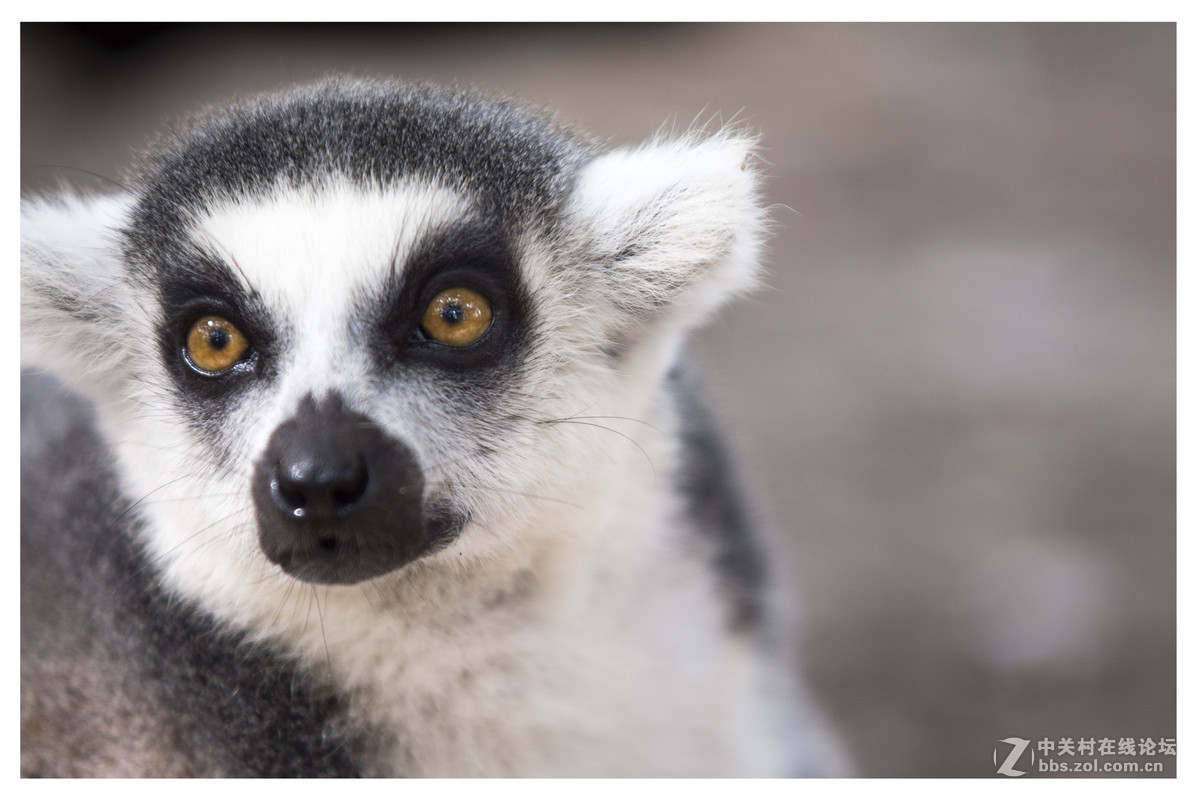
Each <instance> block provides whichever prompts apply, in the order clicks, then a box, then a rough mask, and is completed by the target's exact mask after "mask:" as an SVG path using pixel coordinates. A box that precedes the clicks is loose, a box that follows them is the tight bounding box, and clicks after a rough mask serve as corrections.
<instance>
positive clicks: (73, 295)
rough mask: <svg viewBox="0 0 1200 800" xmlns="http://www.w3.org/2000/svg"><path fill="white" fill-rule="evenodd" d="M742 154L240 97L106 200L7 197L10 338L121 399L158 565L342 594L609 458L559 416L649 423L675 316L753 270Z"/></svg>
mask: <svg viewBox="0 0 1200 800" xmlns="http://www.w3.org/2000/svg"><path fill="white" fill-rule="evenodd" d="M752 148H753V142H752V141H751V140H749V139H746V138H743V137H739V136H737V135H735V134H727V133H725V134H722V133H719V134H716V135H712V136H708V137H701V136H698V135H692V136H687V137H684V138H683V139H680V140H676V141H660V142H656V143H653V144H650V145H647V146H644V147H642V148H638V149H628V150H622V149H618V150H614V151H610V152H607V153H600V152H598V151H597V150H596V149H595V148H593V146H592V145H590V144H588V143H587V142H585V141H583V140H581V139H579V138H577V137H575V136H574V135H572V134H570V133H569V132H567V131H565V130H564V129H562V128H560V127H557V126H555V125H553V124H551V123H549V122H547V121H545V120H543V119H541V118H540V117H537V116H536V115H533V114H530V113H528V112H525V111H522V110H520V109H517V108H514V107H513V106H510V105H508V104H505V103H497V102H493V101H489V100H484V99H480V98H479V97H476V96H474V95H467V94H452V93H443V92H439V91H437V90H433V89H427V88H420V87H417V88H414V87H410V86H404V85H398V84H386V83H370V82H361V81H332V82H326V83H322V84H318V85H316V86H314V87H310V88H308V89H302V90H298V91H293V92H289V93H284V94H281V95H275V96H270V97H266V98H261V99H258V100H255V101H252V102H250V103H247V104H245V105H241V106H235V107H233V108H231V109H229V110H227V111H225V112H223V113H221V114H219V115H217V116H214V117H212V118H210V119H208V120H207V121H205V122H203V123H201V124H200V125H198V126H197V127H195V128H193V129H191V130H189V131H186V132H184V133H182V134H180V135H178V136H176V137H174V138H172V139H169V140H168V141H167V142H166V144H165V145H163V146H162V147H161V148H160V149H159V150H158V151H157V152H156V153H154V154H153V155H152V157H151V158H150V159H149V160H148V162H147V164H146V166H145V167H144V169H143V170H142V171H141V172H140V173H139V174H138V175H137V176H136V179H135V180H134V181H133V183H132V187H133V188H132V192H131V193H130V194H129V195H127V196H122V197H120V198H116V199H111V200H105V201H94V202H93V201H75V202H76V203H77V206H78V207H69V208H66V209H65V210H63V209H60V208H59V207H56V206H51V205H38V204H36V203H33V204H28V205H27V207H26V208H25V209H24V215H25V216H24V226H23V248H24V249H23V294H22V299H23V308H22V318H23V325H24V331H25V334H26V336H25V340H26V344H27V349H33V350H34V351H35V353H36V358H37V359H38V360H40V361H41V362H42V363H47V362H49V363H50V364H52V365H54V366H57V367H58V368H59V369H60V371H62V372H64V373H66V374H68V375H70V376H72V377H73V378H74V379H75V382H76V385H77V386H79V387H80V388H83V389H84V390H85V391H87V392H88V393H89V394H91V395H92V396H93V397H94V398H96V399H97V400H98V401H99V402H100V404H101V408H102V410H105V413H110V412H111V413H112V414H113V415H114V419H116V417H120V419H119V420H117V421H114V422H112V423H111V424H110V425H109V426H108V428H109V432H110V435H112V436H113V438H114V439H116V440H117V441H116V443H117V445H118V450H119V452H120V453H121V454H122V457H123V460H124V462H125V471H126V472H127V473H128V474H130V475H132V476H133V480H134V482H135V483H136V485H135V486H132V487H131V490H132V492H133V493H135V494H136V495H137V496H144V497H145V498H147V500H146V502H145V503H144V507H145V513H146V514H148V515H149V516H151V517H152V518H154V521H155V524H154V525H153V526H152V529H153V531H154V533H153V536H154V537H156V539H155V541H154V542H152V548H151V549H152V550H153V551H154V552H155V553H156V554H157V555H159V556H161V557H162V558H165V559H175V560H177V561H181V560H184V559H188V558H191V559H193V560H194V562H197V563H198V562H200V561H203V563H204V564H206V565H208V566H207V567H206V569H208V570H210V571H211V572H212V573H213V574H216V573H220V572H222V571H225V570H228V569H232V567H231V565H235V564H250V563H261V564H262V565H264V567H267V568H270V569H274V570H276V571H282V573H284V574H286V575H287V576H290V577H291V578H297V579H300V580H302V581H306V582H314V583H326V584H353V583H358V582H361V581H365V580H370V579H372V578H376V577H378V576H381V575H384V574H388V573H391V572H394V571H396V570H398V569H400V568H402V567H404V565H406V564H408V563H409V562H411V561H414V560H416V559H424V558H432V559H436V558H439V557H441V555H440V554H442V553H444V552H446V551H447V550H451V551H453V553H454V554H455V556H456V557H470V556H472V555H474V556H484V555H487V554H488V553H491V552H495V551H496V550H497V548H503V547H506V546H508V545H511V544H512V543H513V542H514V541H517V540H518V539H519V538H520V537H521V536H524V535H526V533H525V532H526V531H527V530H529V527H530V526H529V525H528V524H527V523H528V522H529V521H530V519H531V518H532V517H533V516H534V515H535V514H536V513H538V509H539V508H542V507H543V506H544V504H545V503H546V502H551V503H554V502H557V503H561V504H564V505H566V506H572V498H576V497H579V496H581V495H582V494H586V493H587V492H589V491H592V490H593V488H594V487H595V486H596V485H598V483H597V473H596V470H598V469H601V470H602V469H604V466H603V465H604V464H606V463H611V464H615V463H617V462H616V461H614V459H613V457H612V456H611V454H610V453H609V452H608V450H607V448H611V447H612V444H613V440H612V438H611V434H607V433H603V432H600V431H599V430H598V427H600V426H595V425H586V424H580V425H568V424H562V423H564V422H567V421H569V420H571V419H572V418H576V417H579V416H581V415H587V416H589V417H594V416H598V415H610V417H616V416H624V417H634V418H642V417H644V416H645V415H646V414H647V410H648V409H649V408H650V407H651V406H652V405H653V403H654V402H655V398H656V397H657V392H658V387H659V386H660V383H661V381H662V378H663V375H664V374H665V372H666V370H667V369H668V368H669V366H670V364H671V363H672V361H673V359H674V354H675V350H676V348H677V347H678V346H679V343H680V341H681V339H682V337H683V335H684V333H685V332H686V331H687V330H688V329H689V328H690V327H691V326H692V325H694V324H696V323H697V322H698V321H700V320H701V319H702V318H703V317H704V316H705V315H706V314H707V313H709V312H710V311H711V310H712V309H713V308H714V307H716V306H717V305H718V304H719V302H720V301H721V300H722V299H723V298H724V297H725V296H727V295H728V294H730V293H731V292H733V291H736V290H739V289H742V288H744V287H746V286H748V285H749V284H750V283H752V281H753V276H754V272H755V264H756V259H757V248H758V242H759V238H760V232H761V227H762V215H761V212H760V210H759V206H758V203H757V201H756V196H755V194H756V182H757V179H756V176H755V174H754V172H753V171H752V170H749V169H748V168H747V164H748V160H749V157H750V154H751V152H752ZM63 230H69V231H70V233H69V234H68V235H63V233H62V231H63ZM614 469H616V470H617V471H620V470H621V469H622V468H621V467H620V466H619V465H618V466H616V467H615V468H614ZM648 477H649V476H648ZM172 504H174V505H172ZM576 507H578V506H576ZM449 545H453V547H452V548H451V547H449ZM191 569H192V571H193V572H195V571H196V570H198V569H200V568H199V567H197V566H195V563H193V565H192V566H191ZM253 578H254V576H253V575H250V574H248V573H247V574H241V578H239V579H253Z"/></svg>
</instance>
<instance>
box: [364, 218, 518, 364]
mask: <svg viewBox="0 0 1200 800" xmlns="http://www.w3.org/2000/svg"><path fill="white" fill-rule="evenodd" d="M457 289H465V290H467V291H468V292H469V293H471V294H473V295H477V296H478V297H480V298H481V299H482V300H483V301H486V304H487V306H488V313H489V314H490V320H489V324H488V325H487V326H486V330H485V331H484V332H482V333H481V334H480V335H479V336H478V337H469V339H468V340H467V341H465V342H458V343H455V342H454V341H453V340H447V339H446V338H445V337H439V336H437V335H430V333H431V332H430V331H429V330H428V325H427V321H428V319H429V316H428V314H429V309H430V307H431V305H435V304H436V303H435V301H436V300H437V298H438V297H439V296H440V295H443V293H445V292H447V291H449V290H457ZM375 302H376V307H375V309H374V311H373V313H372V312H371V311H369V310H368V309H363V313H362V314H360V316H361V318H362V319H364V320H371V327H372V331H371V332H370V333H369V334H368V335H369V337H370V341H371V343H372V345H371V346H372V351H373V353H374V355H375V357H376V359H377V361H378V363H379V364H380V366H381V367H382V368H384V369H392V368H397V367H403V366H415V365H421V366H425V367H430V368H433V369H438V370H443V371H446V372H449V373H463V372H476V373H486V372H496V371H500V370H504V369H512V368H513V367H514V366H515V365H516V363H518V362H519V361H520V359H521V357H522V352H523V348H524V346H525V343H526V341H527V339H528V337H527V331H528V324H529V306H530V303H529V301H528V299H527V297H526V294H525V291H524V289H523V287H522V286H521V284H520V281H519V279H518V269H517V264H516V258H515V255H514V254H513V248H512V247H511V245H510V241H509V237H508V235H507V234H506V232H505V231H504V230H502V229H498V228H496V227H491V226H486V225H483V224H481V223H473V222H469V221H468V222H461V223H457V224H452V225H447V226H443V227H441V228H438V229H437V230H435V231H433V232H432V233H430V234H429V235H428V236H426V237H425V239H424V240H423V241H422V242H421V243H420V244H419V245H418V246H417V248H416V249H415V250H414V251H413V252H412V253H411V254H410V255H409V256H408V257H407V258H406V259H405V261H404V263H402V264H397V265H395V269H394V271H393V276H392V278H391V280H390V281H389V285H388V286H387V287H386V288H385V291H384V292H383V293H382V295H381V297H380V298H378V299H377V300H376V301H375ZM446 321H447V322H451V321H452V320H450V319H447V320H446Z"/></svg>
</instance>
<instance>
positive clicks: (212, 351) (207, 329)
mask: <svg viewBox="0 0 1200 800" xmlns="http://www.w3.org/2000/svg"><path fill="white" fill-rule="evenodd" d="M248 349H250V342H249V341H248V340H247V339H246V337H245V336H244V335H243V334H242V332H241V331H239V330H238V329H237V327H236V326H235V325H234V324H233V323H232V322H230V321H229V320H227V319H224V318H223V317H201V318H200V319H198V320H196V321H195V322H193V323H192V327H191V328H190V329H188V335H187V357H188V360H189V361H190V362H191V363H192V366H194V367H196V368H197V369H200V370H202V371H204V372H224V371H225V370H227V369H229V368H230V367H232V366H233V365H234V364H236V363H238V362H239V361H241V360H242V357H243V356H244V355H246V351H247V350H248Z"/></svg>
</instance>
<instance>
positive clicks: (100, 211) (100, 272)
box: [21, 195, 137, 399]
mask: <svg viewBox="0 0 1200 800" xmlns="http://www.w3.org/2000/svg"><path fill="white" fill-rule="evenodd" d="M129 203H130V201H129V198H128V197H127V196H124V195H110V196H100V197H91V198H81V197H76V196H71V195H63V196H60V197H56V198H54V199H53V200H41V199H38V200H22V202H21V361H22V365H23V366H27V367H44V368H48V369H51V370H53V371H55V372H56V373H57V374H58V375H59V376H60V377H62V378H64V379H66V380H67V381H68V383H70V384H71V385H73V386H74V387H75V388H77V389H81V390H86V393H87V394H89V395H91V396H92V397H95V398H96V399H102V398H103V397H104V396H105V395H106V394H107V392H108V391H109V390H114V389H116V387H117V386H118V385H119V384H120V382H121V381H122V379H123V378H125V377H127V376H128V374H129V369H130V356H132V355H133V350H134V347H133V342H132V340H133V338H134V337H135V333H136V330H137V326H136V325H135V324H134V319H136V315H135V312H136V311H137V307H136V305H135V304H134V302H133V298H132V293H131V291H130V287H129V285H128V284H127V282H126V280H127V279H126V277H125V275H124V272H123V271H122V268H121V260H120V255H119V250H118V246H117V242H116V232H117V229H118V227H119V226H120V224H121V221H122V220H123V219H124V216H125V214H126V212H127V210H128V208H129Z"/></svg>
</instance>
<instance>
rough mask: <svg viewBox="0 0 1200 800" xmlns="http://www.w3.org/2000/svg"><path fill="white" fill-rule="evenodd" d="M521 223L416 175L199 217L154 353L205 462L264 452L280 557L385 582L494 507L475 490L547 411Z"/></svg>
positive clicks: (256, 485)
mask: <svg viewBox="0 0 1200 800" xmlns="http://www.w3.org/2000/svg"><path fill="white" fill-rule="evenodd" d="M513 234H514V231H513V230H512V229H511V228H509V227H506V226H504V225H499V224H489V223H488V222H487V221H485V220H483V219H482V218H481V216H480V215H479V214H478V213H477V212H476V211H474V209H473V204H472V202H471V199H470V198H469V196H465V193H464V194H458V193H455V192H454V191H452V190H449V189H445V188H440V187H437V186H435V185H433V184H431V183H427V184H425V185H422V184H421V183H420V182H418V181H416V180H413V179H408V180H406V181H405V182H403V183H401V184H399V185H396V186H392V187H388V188H382V187H369V186H363V185H361V184H357V183H355V182H353V181H350V180H348V179H345V178H337V179H332V180H331V182H330V183H328V184H325V185H318V186H307V185H305V186H299V187H275V188H273V189H272V190H271V191H270V192H269V193H267V194H265V195H262V196H257V197H254V196H251V197H245V196H240V197H233V198H229V199H222V200H220V201H214V202H211V203H209V204H206V206H205V207H204V209H203V210H202V211H200V212H198V213H196V214H195V217H194V220H193V222H192V224H191V225H189V226H187V227H186V228H185V236H186V238H185V239H184V240H183V241H182V242H179V248H178V249H179V251H180V252H189V251H190V253H191V254H192V255H191V257H192V261H190V262H189V263H188V266H187V268H185V269H179V268H178V266H179V264H180V263H181V261H176V262H174V263H173V264H172V265H171V266H170V268H169V269H163V270H161V278H159V280H160V283H159V297H160V298H161V300H160V302H161V308H162V312H161V324H160V327H159V342H160V347H159V351H160V352H159V356H160V358H161V361H162V364H163V366H164V367H165V372H166V374H167V376H168V380H169V385H170V390H171V393H172V394H173V395H174V402H173V405H174V407H175V408H176V409H177V410H178V413H179V414H180V415H181V417H182V418H183V420H185V421H186V423H187V425H188V426H189V427H190V429H191V430H193V431H195V432H196V433H197V434H198V436H197V437H196V438H197V446H199V447H203V448H204V449H205V450H206V453H205V455H204V456H203V457H204V458H207V459H211V460H213V461H217V462H226V463H250V464H252V466H253V469H252V470H251V471H250V472H251V475H250V486H249V490H250V495H251V497H252V499H253V506H254V515H255V520H256V522H257V533H258V541H259V544H260V546H261V548H262V551H263V553H264V554H265V556H266V557H267V558H268V559H269V560H270V561H271V562H273V563H275V564H278V565H279V566H280V567H282V568H283V570H285V571H286V572H288V573H289V574H291V575H293V576H295V577H297V578H300V579H302V580H306V581H311V582H317V583H354V582H358V581H361V580H365V579H368V578H372V577H375V576H377V575H381V574H384V573H387V572H390V571H393V570H395V569H397V568H399V567H401V566H403V565H404V564H406V563H408V562H409V561H412V560H413V559H415V558H418V557H420V556H422V555H425V554H427V553H429V552H431V551H433V550H435V549H437V548H440V547H442V546H445V545H446V544H448V543H450V542H451V541H453V540H454V539H455V538H456V537H457V536H458V535H459V533H460V532H461V530H462V528H463V526H464V525H465V524H466V522H467V521H468V520H469V518H470V516H471V515H472V513H473V512H474V510H475V509H477V508H480V506H481V504H480V503H479V502H473V501H472V499H471V496H472V494H473V493H472V492H469V491H464V490H463V489H462V485H463V484H466V485H467V486H486V487H493V488H492V492H493V493H503V492H504V491H505V489H504V488H503V487H504V485H505V483H506V479H505V477H504V476H505V475H509V476H512V475H514V473H516V472H517V471H518V467H517V466H516V465H515V464H513V463H511V461H512V459H511V455H512V454H513V453H518V452H521V451H522V449H523V448H524V447H527V446H528V445H524V444H522V443H521V441H520V439H521V438H522V432H525V435H528V434H529V433H531V432H532V431H533V430H535V429H536V428H537V427H538V426H539V424H540V423H542V422H543V419H542V416H540V415H544V413H545V412H546V411H547V410H548V409H547V408H546V407H545V406H541V407H539V406H536V405H534V404H531V403H529V402H527V401H525V400H523V399H521V394H522V391H524V390H527V389H528V388H530V387H529V386H528V381H527V380H526V379H525V377H524V375H525V371H526V367H527V362H528V361H530V360H531V359H533V360H536V358H537V354H538V352H539V349H540V348H539V347H538V345H537V343H536V341H535V339H536V336H535V331H536V329H537V323H536V313H535V311H534V309H533V308H532V305H531V301H530V298H529V297H528V289H527V288H526V286H525V285H524V283H523V281H522V279H521V275H520V271H519V264H520V263H521V262H522V260H523V259H525V260H527V259H528V256H527V255H526V254H523V253H521V252H520V248H519V245H518V242H516V241H513V239H512V236H513ZM143 258H146V260H149V259H148V258H147V257H143ZM511 491H519V489H516V488H513V489H512V490H511ZM483 505H487V504H486V503H485V504H483ZM476 513H477V512H476Z"/></svg>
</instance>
